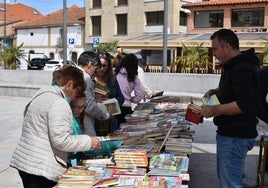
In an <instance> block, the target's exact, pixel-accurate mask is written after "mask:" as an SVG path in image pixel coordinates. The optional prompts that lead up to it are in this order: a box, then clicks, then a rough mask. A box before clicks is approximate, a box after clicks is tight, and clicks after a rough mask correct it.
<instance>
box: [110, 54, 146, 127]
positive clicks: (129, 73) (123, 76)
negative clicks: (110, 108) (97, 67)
mask: <svg viewBox="0 0 268 188" xmlns="http://www.w3.org/2000/svg"><path fill="white" fill-rule="evenodd" d="M115 74H116V78H117V81H118V83H119V86H120V89H121V92H122V94H123V95H124V98H125V101H124V103H123V104H122V105H121V106H120V109H121V114H120V115H119V117H118V121H119V122H118V123H119V125H120V124H121V123H124V122H126V120H125V116H126V115H127V114H132V113H133V111H132V108H131V103H134V104H137V103H139V102H140V101H141V100H142V99H143V92H142V87H141V83H140V80H139V78H138V58H137V57H136V55H134V54H126V55H125V57H124V58H123V59H122V61H121V62H120V63H119V64H118V66H117V67H116V69H115ZM132 92H133V93H134V95H131V93H132Z"/></svg>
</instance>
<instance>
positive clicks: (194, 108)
mask: <svg viewBox="0 0 268 188" xmlns="http://www.w3.org/2000/svg"><path fill="white" fill-rule="evenodd" d="M200 109H201V106H198V105H196V104H189V105H188V107H187V110H186V114H185V120H187V121H189V122H191V123H194V124H199V123H203V117H202V116H200V115H199V114H198V110H200Z"/></svg>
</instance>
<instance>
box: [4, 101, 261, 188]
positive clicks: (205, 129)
mask: <svg viewBox="0 0 268 188" xmlns="http://www.w3.org/2000/svg"><path fill="white" fill-rule="evenodd" d="M28 100H29V98H22V97H3V96H0V127H1V129H0V153H1V155H0V156H1V157H0V188H22V187H23V186H22V183H21V180H20V177H19V175H18V173H17V171H16V170H14V169H13V168H10V167H9V161H10V158H11V156H12V153H13V151H14V149H15V147H16V144H17V141H18V139H19V137H20V132H21V125H22V119H23V118H22V114H23V109H24V107H25V105H26V103H27V101H28ZM191 129H192V130H195V131H196V134H195V138H194V142H193V150H192V151H193V153H192V154H191V156H190V167H189V173H190V183H189V187H190V188H201V187H204V188H217V187H219V186H218V180H217V176H216V146H215V134H216V133H215V131H216V127H215V126H214V125H213V123H212V120H211V119H206V120H205V121H204V123H203V124H200V125H193V126H192V128H191ZM258 152H259V147H258V145H256V146H255V147H254V148H253V150H252V151H250V152H249V153H248V157H247V160H246V167H245V178H244V181H245V183H247V184H248V185H256V177H257V172H256V171H257V159H258Z"/></svg>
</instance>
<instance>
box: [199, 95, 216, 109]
mask: <svg viewBox="0 0 268 188" xmlns="http://www.w3.org/2000/svg"><path fill="white" fill-rule="evenodd" d="M202 103H203V104H204V105H209V106H214V105H219V104H220V101H219V99H218V97H217V95H215V94H214V95H211V96H210V97H202Z"/></svg>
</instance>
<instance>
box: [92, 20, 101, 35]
mask: <svg viewBox="0 0 268 188" xmlns="http://www.w3.org/2000/svg"><path fill="white" fill-rule="evenodd" d="M91 21H92V35H93V36H100V35H101V16H92V17H91Z"/></svg>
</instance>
